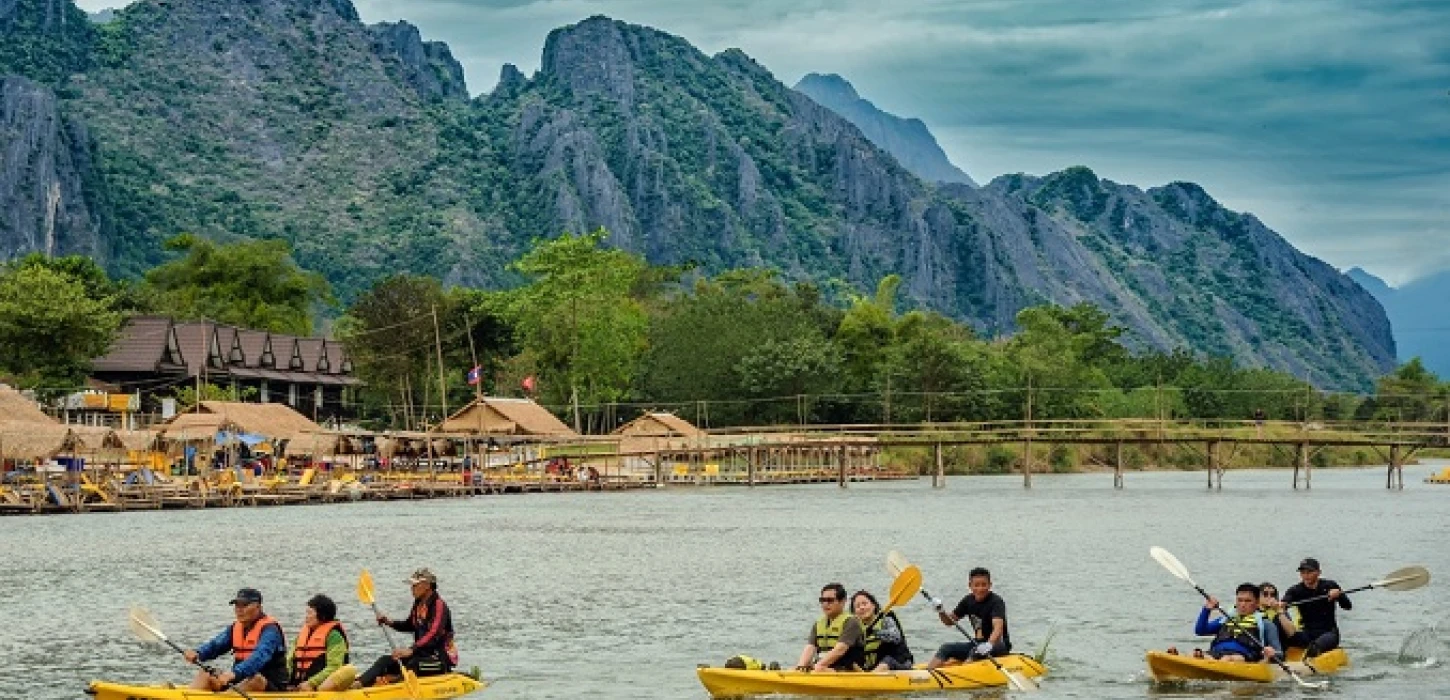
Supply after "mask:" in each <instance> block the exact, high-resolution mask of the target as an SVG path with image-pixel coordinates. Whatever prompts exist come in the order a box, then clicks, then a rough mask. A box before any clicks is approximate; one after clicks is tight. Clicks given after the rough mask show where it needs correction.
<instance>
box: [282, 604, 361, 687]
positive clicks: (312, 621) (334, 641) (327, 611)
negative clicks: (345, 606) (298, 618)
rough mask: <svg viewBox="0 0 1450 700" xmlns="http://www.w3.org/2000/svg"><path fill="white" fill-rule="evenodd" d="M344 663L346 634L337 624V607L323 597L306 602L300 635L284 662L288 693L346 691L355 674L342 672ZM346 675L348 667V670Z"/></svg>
mask: <svg viewBox="0 0 1450 700" xmlns="http://www.w3.org/2000/svg"><path fill="white" fill-rule="evenodd" d="M347 662H348V642H347V633H346V632H344V631H343V629H342V624H341V623H339V622H338V621H337V603H334V602H332V599H331V598H328V597H327V596H325V595H315V596H313V597H312V599H311V600H309V601H307V612H306V613H305V615H304V617H303V622H302V631H301V632H298V633H297V641H296V646H294V647H292V654H291V656H290V658H289V659H288V662H287V663H288V666H289V667H290V668H291V669H292V685H291V689H292V690H301V691H313V690H346V689H347V688H348V687H350V686H351V685H352V682H353V680H354V676H355V675H356V674H355V673H350V672H348V671H343V667H344V666H345V665H346V664H347ZM348 668H349V671H350V670H351V667H348Z"/></svg>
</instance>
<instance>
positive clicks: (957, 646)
mask: <svg viewBox="0 0 1450 700" xmlns="http://www.w3.org/2000/svg"><path fill="white" fill-rule="evenodd" d="M967 587H968V588H969V589H971V590H970V591H969V592H968V593H967V595H966V596H964V597H963V598H962V599H961V601H960V602H958V603H957V606H956V607H955V608H953V609H952V611H951V612H947V610H946V607H945V606H944V605H943V603H942V601H941V599H940V598H936V599H933V600H932V601H931V602H932V605H933V606H935V607H936V614H937V616H938V617H940V618H941V621H942V624H944V625H946V626H947V627H951V626H952V625H955V624H957V623H958V622H960V621H962V620H964V619H966V620H971V622H972V629H974V630H976V635H977V636H976V638H975V639H973V640H972V641H968V642H949V643H947V644H943V645H941V648H939V649H937V651H936V655H935V656H933V657H932V658H931V661H928V662H927V663H926V667H927V668H929V669H934V668H940V667H942V666H953V665H956V664H960V663H962V662H964V661H975V660H978V659H985V658H987V657H989V656H1005V655H1007V654H1010V653H1012V637H1011V635H1009V634H1008V633H1007V601H1004V600H1002V596H999V595H997V594H996V593H993V592H992V572H990V571H988V570H986V569H984V568H982V567H980V566H979V567H977V568H975V569H972V570H971V572H970V573H969V574H967Z"/></svg>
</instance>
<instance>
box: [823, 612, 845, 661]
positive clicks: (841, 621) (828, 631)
mask: <svg viewBox="0 0 1450 700" xmlns="http://www.w3.org/2000/svg"><path fill="white" fill-rule="evenodd" d="M849 619H851V614H850V613H846V612H842V613H841V614H840V615H837V616H836V619H834V620H828V619H826V617H825V616H824V615H822V616H821V619H819V620H816V649H817V650H819V651H820V652H821V653H825V652H828V651H830V650H832V649H835V648H836V643H837V642H839V641H841V635H842V634H843V633H845V631H846V621H847V620H849Z"/></svg>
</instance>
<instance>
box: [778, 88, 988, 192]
mask: <svg viewBox="0 0 1450 700" xmlns="http://www.w3.org/2000/svg"><path fill="white" fill-rule="evenodd" d="M795 89H796V90H798V91H800V92H803V93H805V94H806V96H807V97H809V98H811V99H812V100H815V101H816V102H817V103H819V104H820V105H821V106H823V107H825V108H826V109H829V110H831V111H832V112H835V113H836V114H839V115H841V116H843V117H845V118H846V121H848V122H851V123H852V124H854V125H856V128H857V129H860V130H861V133H862V134H863V135H864V136H865V137H866V138H867V140H869V141H871V143H874V144H876V147H877V148H880V149H881V150H883V151H886V152H887V153H890V154H891V155H892V156H894V157H895V158H896V160H897V162H899V163H901V164H902V165H904V166H906V169H907V170H910V171H911V172H912V173H913V174H915V175H916V176H917V177H919V178H921V179H923V180H931V181H934V182H960V183H964V184H967V185H971V186H973V187H976V186H977V183H976V182H974V181H972V178H971V176H970V175H967V174H966V173H965V172H962V169H961V168H958V167H957V166H955V165H953V164H952V162H951V160H949V159H948V158H947V154H946V152H945V151H943V150H942V149H941V146H940V145H939V144H937V142H936V137H935V136H932V135H931V131H930V130H928V129H927V128H926V124H923V123H922V121H921V120H920V119H914V118H913V119H906V118H902V117H898V116H896V115H895V114H892V113H890V112H884V111H882V110H880V109H879V108H877V107H876V105H874V104H872V103H871V101H870V100H865V99H862V98H861V96H860V95H858V94H856V88H854V87H852V86H851V83H849V82H846V79H845V78H842V77H841V76H839V75H836V74H834V73H828V74H826V75H821V74H819V73H811V74H810V75H807V76H806V77H804V78H801V80H800V82H798V83H796V86H795Z"/></svg>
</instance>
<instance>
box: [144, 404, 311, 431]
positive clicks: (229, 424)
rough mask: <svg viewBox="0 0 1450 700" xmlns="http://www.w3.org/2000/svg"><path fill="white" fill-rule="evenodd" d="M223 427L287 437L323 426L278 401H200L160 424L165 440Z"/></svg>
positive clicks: (217, 429)
mask: <svg viewBox="0 0 1450 700" xmlns="http://www.w3.org/2000/svg"><path fill="white" fill-rule="evenodd" d="M223 428H234V429H236V430H240V431H242V432H245V433H253V434H255V435H261V436H263V437H266V438H268V439H271V440H287V439H291V438H292V437H293V436H295V435H298V434H300V433H321V432H323V429H322V426H320V425H318V424H316V423H313V422H312V421H311V420H308V418H307V417H306V416H304V415H302V414H301V413H298V412H296V411H294V410H292V409H291V408H290V407H288V406H284V405H282V404H279V403H241V402H236V401H203V402H201V406H200V410H198V411H195V412H192V413H183V414H181V415H179V416H176V417H175V418H172V419H171V420H170V421H167V423H166V425H165V426H164V427H163V429H162V430H163V431H164V436H165V437H166V439H168V440H202V439H206V438H209V437H212V436H214V435H216V433H217V431H219V430H221V429H223Z"/></svg>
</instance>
